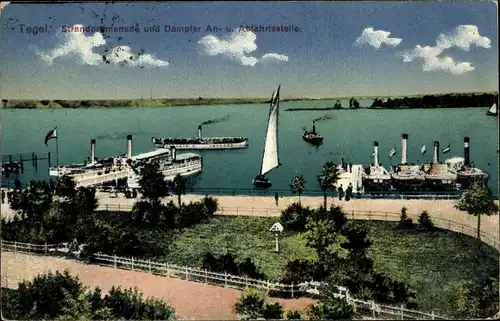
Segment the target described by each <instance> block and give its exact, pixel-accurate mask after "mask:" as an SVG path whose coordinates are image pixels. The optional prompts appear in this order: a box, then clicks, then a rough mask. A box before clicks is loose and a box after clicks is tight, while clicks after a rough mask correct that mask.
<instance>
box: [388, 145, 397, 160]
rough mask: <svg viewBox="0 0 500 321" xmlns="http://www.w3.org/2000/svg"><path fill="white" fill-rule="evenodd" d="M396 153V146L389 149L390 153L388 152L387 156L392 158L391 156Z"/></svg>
mask: <svg viewBox="0 0 500 321" xmlns="http://www.w3.org/2000/svg"><path fill="white" fill-rule="evenodd" d="M394 155H396V147H394V148H392V149H391V153H390V154H389V157H390V158H392V156H394Z"/></svg>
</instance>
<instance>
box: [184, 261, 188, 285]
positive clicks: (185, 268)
mask: <svg viewBox="0 0 500 321" xmlns="http://www.w3.org/2000/svg"><path fill="white" fill-rule="evenodd" d="M184 270H185V271H186V280H188V281H189V272H188V267H187V265H186V266H184Z"/></svg>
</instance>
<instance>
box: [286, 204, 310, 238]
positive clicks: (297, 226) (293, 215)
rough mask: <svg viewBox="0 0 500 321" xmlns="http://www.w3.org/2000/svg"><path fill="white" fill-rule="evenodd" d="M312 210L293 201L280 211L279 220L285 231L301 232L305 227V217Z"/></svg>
mask: <svg viewBox="0 0 500 321" xmlns="http://www.w3.org/2000/svg"><path fill="white" fill-rule="evenodd" d="M312 212H313V211H312V210H311V209H310V208H308V207H302V206H301V205H300V204H299V203H293V204H292V205H290V206H288V207H287V208H286V209H285V210H283V211H282V212H281V217H280V222H281V224H282V225H283V227H284V228H285V229H286V230H287V231H295V232H303V231H305V229H306V223H307V218H308V217H309V216H311V214H312Z"/></svg>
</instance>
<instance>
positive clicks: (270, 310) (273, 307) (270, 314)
mask: <svg viewBox="0 0 500 321" xmlns="http://www.w3.org/2000/svg"><path fill="white" fill-rule="evenodd" d="M262 316H263V317H264V319H272V320H279V319H282V317H283V307H282V306H281V304H280V303H279V302H274V303H266V305H265V306H264V311H263V312H262Z"/></svg>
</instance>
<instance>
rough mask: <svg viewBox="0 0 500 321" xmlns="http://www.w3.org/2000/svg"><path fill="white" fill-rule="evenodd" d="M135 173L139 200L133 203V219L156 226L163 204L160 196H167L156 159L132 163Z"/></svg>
mask: <svg viewBox="0 0 500 321" xmlns="http://www.w3.org/2000/svg"><path fill="white" fill-rule="evenodd" d="M133 168H134V171H135V173H136V174H137V175H138V176H139V182H138V183H139V186H140V189H139V191H140V192H141V200H140V201H138V202H136V203H135V204H134V209H133V211H132V217H133V220H134V221H135V222H136V224H138V225H141V224H144V223H145V222H144V220H146V221H147V223H148V224H149V226H156V225H157V224H158V222H159V221H160V217H161V213H162V211H163V209H164V206H163V205H162V203H161V198H163V197H165V196H168V186H167V182H166V181H165V177H164V175H163V173H162V172H161V170H160V165H159V163H158V162H156V161H154V160H153V161H150V162H139V163H137V164H134V165H133Z"/></svg>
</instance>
